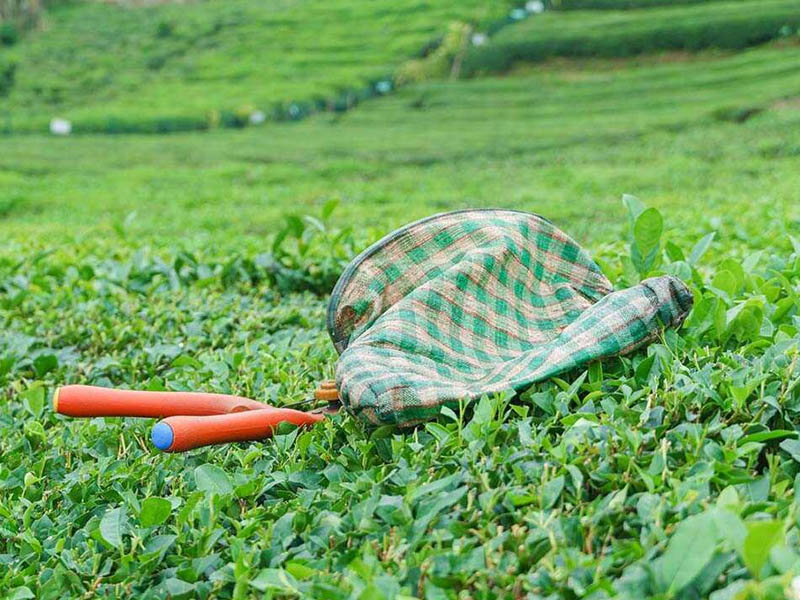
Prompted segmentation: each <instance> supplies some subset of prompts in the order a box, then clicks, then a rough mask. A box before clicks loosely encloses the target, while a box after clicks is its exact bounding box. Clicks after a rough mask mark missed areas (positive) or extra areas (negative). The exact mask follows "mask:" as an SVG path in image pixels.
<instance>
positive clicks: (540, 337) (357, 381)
mask: <svg viewBox="0 0 800 600" xmlns="http://www.w3.org/2000/svg"><path fill="white" fill-rule="evenodd" d="M691 306H692V295H691V293H690V292H689V290H688V289H687V288H686V286H685V285H684V284H683V283H682V282H681V281H679V280H678V279H676V278H674V277H670V276H663V277H656V278H652V279H648V280H645V281H643V282H642V283H640V284H639V285H636V286H634V287H631V288H629V289H626V290H621V291H617V292H614V291H613V289H612V286H611V283H610V282H609V281H608V279H607V278H606V277H605V276H604V275H603V273H602V272H601V271H600V268H599V267H598V266H597V265H596V264H595V263H594V262H593V261H592V259H591V258H590V257H589V255H588V254H587V253H586V251H585V250H583V249H582V248H581V247H580V246H578V245H577V244H576V243H575V242H574V241H573V240H572V239H570V238H569V237H568V236H567V235H566V234H564V233H563V232H562V231H560V230H559V229H558V228H556V227H555V226H554V225H553V224H552V223H550V222H549V221H547V220H546V219H543V218H542V217H539V216H536V215H532V214H528V213H523V212H517V211H511V210H467V211H458V212H453V213H447V214H442V215H436V216H433V217H430V218H428V219H424V220H422V221H418V222H416V223H412V224H411V225H407V226H406V227H404V228H402V229H400V230H398V231H396V232H394V233H392V234H390V235H389V236H387V237H385V238H384V239H382V240H380V241H379V242H377V243H376V244H374V245H373V246H371V247H370V248H368V249H367V250H365V251H364V252H363V253H361V254H360V255H359V256H358V257H357V258H356V259H355V260H354V261H353V262H352V263H351V264H350V266H348V268H347V269H346V270H345V272H344V274H343V275H342V277H341V278H340V280H339V282H338V283H337V284H336V287H335V288H334V291H333V295H332V297H331V301H330V305H329V307H328V330H329V332H330V334H331V337H332V339H333V343H334V345H335V347H336V350H337V351H338V352H339V353H340V355H341V356H340V357H339V362H338V364H337V366H336V380H337V385H338V388H339V392H340V395H341V398H342V402H343V404H344V405H345V407H346V408H347V409H348V410H349V411H350V412H352V413H353V414H355V415H357V416H360V417H362V418H365V419H367V420H368V421H370V422H372V423H376V424H378V423H396V424H399V425H413V424H416V423H419V422H421V421H424V420H426V419H429V418H432V417H435V416H436V415H438V413H439V411H440V408H441V406H442V405H450V406H453V405H457V404H458V402H459V401H461V400H470V399H474V398H478V397H480V396H482V395H484V394H492V393H496V392H500V391H504V390H522V389H525V388H526V387H528V386H530V385H531V384H532V383H535V382H537V381H542V380H544V379H547V378H548V377H552V376H553V375H556V374H558V373H562V372H564V371H567V370H569V369H573V368H575V367H578V366H581V365H585V364H586V363H588V362H590V361H592V360H596V359H600V358H604V357H609V356H613V355H620V354H625V353H626V352H630V351H632V350H634V349H635V348H638V347H639V346H641V345H642V344H645V343H647V342H648V341H650V340H652V339H653V338H655V337H657V336H658V334H659V332H660V331H661V330H662V329H663V328H664V327H669V326H678V325H680V323H682V321H683V319H684V318H685V317H686V315H687V313H688V312H689V310H690V309H691Z"/></svg>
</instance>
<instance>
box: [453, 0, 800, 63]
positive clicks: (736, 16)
mask: <svg viewBox="0 0 800 600" xmlns="http://www.w3.org/2000/svg"><path fill="white" fill-rule="evenodd" d="M798 28H800V7H798V5H797V3H796V2H794V1H793V0H766V1H760V0H748V1H742V0H736V1H729V2H704V3H699V4H694V5H680V4H679V5H675V6H656V7H653V8H649V9H641V10H591V11H552V12H549V13H546V14H543V15H539V16H538V17H537V18H532V19H527V20H525V21H522V22H520V23H517V24H515V25H513V26H511V27H506V28H505V29H503V30H502V31H501V32H499V33H498V34H497V35H496V36H494V37H493V39H492V41H491V43H490V44H486V45H484V46H480V47H475V48H472V49H471V51H470V52H469V54H468V55H467V57H466V58H465V60H464V63H463V73H464V74H465V75H471V74H475V73H481V72H493V71H503V70H506V69H508V68H510V67H511V66H512V65H513V64H514V63H515V62H520V61H542V60H546V59H548V58H552V57H555V56H571V57H587V56H588V57H597V56H605V57H625V56H635V55H637V54H643V53H654V52H664V51H675V50H684V51H698V50H702V49H705V48H718V49H741V48H746V47H748V46H753V45H757V44H762V43H764V42H767V41H770V40H774V39H776V38H778V37H781V36H795V34H796V33H797V31H798Z"/></svg>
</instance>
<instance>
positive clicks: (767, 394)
mask: <svg viewBox="0 0 800 600" xmlns="http://www.w3.org/2000/svg"><path fill="white" fill-rule="evenodd" d="M754 4H755V3H753V2H751V1H750V0H739V1H738V2H731V1H727V0H725V1H724V0H719V2H717V1H713V0H709V1H706V2H700V1H694V2H691V1H687V2H680V3H678V2H675V3H664V2H660V1H658V0H646V1H645V0H635V1H634V0H619V1H616V0H561V2H555V0H553V2H550V3H544V8H545V10H544V12H543V13H542V14H538V13H537V12H535V11H528V14H526V15H525V16H524V18H523V17H521V15H520V14H519V13H515V15H514V17H513V18H512V17H508V16H507V15H508V13H509V10H511V9H512V8H513V9H514V10H524V9H522V8H519V7H517V6H516V5H500V4H498V3H488V2H479V1H477V0H474V1H473V0H471V1H470V2H461V3H458V4H454V3H446V2H438V1H429V2H419V3H415V2H411V3H407V4H406V5H404V6H400V5H397V4H395V5H389V4H388V3H384V2H371V3H366V2H360V1H357V0H348V1H347V2H335V3H319V2H276V3H270V5H269V8H264V6H262V4H261V3H255V2H245V1H243V0H242V1H239V0H237V1H235V2H229V3H222V2H216V1H208V2H198V3H186V4H183V3H182V4H174V5H173V4H170V3H166V4H156V5H154V6H144V7H139V6H135V7H128V6H118V5H116V4H106V3H103V4H100V3H97V4H96V3H83V2H72V3H66V4H56V5H54V6H52V7H51V8H49V9H48V10H47V11H46V12H45V14H44V15H43V17H42V19H43V20H42V23H43V24H42V25H41V26H40V27H39V28H38V29H36V30H33V31H28V32H24V33H23V34H22V35H21V36H20V38H19V41H17V42H16V43H15V44H14V45H13V46H9V47H7V48H2V49H0V64H2V62H3V60H12V59H13V60H14V62H15V64H16V65H18V66H17V73H18V75H16V76H15V83H14V87H13V88H12V89H11V91H10V93H9V94H8V95H7V97H5V98H0V102H3V104H2V108H0V119H2V118H3V117H2V115H3V112H2V111H3V110H5V111H7V113H9V114H10V117H9V120H10V122H11V126H10V127H9V130H10V133H8V134H6V135H3V136H0V240H2V241H0V598H16V599H25V598H128V597H131V598H132V597H136V598H153V599H155V598H237V599H244V598H325V599H328V598H342V599H345V598H347V599H349V598H354V599H365V600H368V599H386V600H389V599H392V598H420V599H422V598H426V599H445V598H451V599H453V598H455V599H478V598H480V599H483V598H530V599H537V600H538V599H545V598H547V599H556V598H568V599H577V598H587V599H592V600H595V599H603V598H626V599H630V600H634V599H640V598H658V599H671V598H674V599H697V598H712V599H713V600H745V599H753V600H755V599H770V600H772V599H775V600H777V599H783V598H790V599H792V598H800V579H797V578H798V577H800V531H798V517H800V438H799V436H798V432H800V427H798V423H799V422H800V175H798V164H800V163H799V160H800V70H798V67H797V65H798V64H800V37H798V35H797V32H796V29H797V23H796V21H794V19H797V18H800V3H796V2H786V1H778V0H769V1H768V2H767V1H765V2H761V3H757V4H758V5H759V6H763V7H764V9H763V10H758V9H754ZM767 4H769V5H770V7H772V8H774V9H775V10H774V11H773V12H770V14H780V15H781V16H780V18H779V21H780V22H778V21H776V22H775V26H774V27H772V28H771V29H770V28H765V31H768V32H769V35H766V36H763V37H760V38H759V39H757V40H756V39H749V41H747V42H746V43H745V42H742V43H736V44H732V43H728V41H727V40H729V39H731V38H729V37H727V33H726V35H725V36H723V37H724V39H723V37H721V38H714V37H713V36H712V37H705V38H703V39H705V40H706V41H704V42H703V43H702V44H700V45H684V46H675V45H671V44H670V43H665V44H662V45H658V44H655V43H652V44H649V45H647V47H642V46H641V44H640V40H642V39H647V40H654V39H663V40H667V39H670V40H671V39H678V37H680V36H683V35H684V33H685V32H686V31H688V29H681V27H683V25H682V24H684V23H689V22H695V19H696V18H699V17H696V16H697V15H699V14H701V13H702V14H706V13H705V12H703V11H708V13H707V14H709V15H711V14H712V13H713V14H714V15H717V17H719V19H722V18H723V17H722V16H720V15H726V16H725V17H724V18H725V19H730V22H733V21H736V22H745V23H749V22H752V23H753V25H752V30H753V31H755V30H756V28H758V27H761V24H763V23H764V22H766V21H765V19H764V18H763V16H764V15H765V14H766V13H767V12H768V11H767V8H766V6H767ZM529 8H530V7H529ZM534 8H536V10H538V7H534ZM772 8H771V9H770V10H772ZM398 13H401V14H402V15H403V19H398V18H397V15H398ZM666 14H669V15H672V16H671V17H670V18H669V19H667V18H665V17H664V15H666ZM231 15H234V16H236V15H238V16H236V18H234V16H231ZM518 17H519V18H518ZM717 17H713V18H714V19H716V18H717ZM706 18H707V19H708V21H707V22H709V23H710V22H711V19H712V17H703V19H706ZM237 19H238V20H237ZM454 20H459V21H463V22H464V23H468V24H470V27H472V30H471V31H472V32H483V31H487V32H490V35H489V39H488V41H485V42H481V43H480V44H477V45H475V44H473V42H472V41H470V45H469V48H468V50H467V51H466V52H464V53H463V54H460V55H458V57H457V59H458V60H461V59H463V63H462V65H461V69H460V72H458V73H453V74H452V75H451V73H452V72H448V73H447V74H446V75H445V76H444V77H440V78H430V79H428V80H426V81H421V82H417V83H405V84H404V85H402V86H399V87H397V89H392V90H391V93H387V94H385V95H377V96H375V97H373V98H369V99H365V100H363V101H361V102H359V103H358V105H357V106H354V107H350V109H349V110H347V111H336V110H329V109H328V108H325V107H323V108H322V109H321V110H320V111H319V112H318V113H316V114H311V115H308V117H307V118H304V119H299V120H297V121H289V122H273V121H271V120H269V119H268V120H267V122H266V123H263V124H260V125H249V124H246V125H245V126H243V127H236V128H227V127H225V124H224V123H214V122H211V123H209V121H208V120H207V114H208V113H209V111H215V110H217V111H221V113H222V112H224V111H232V112H234V111H236V110H238V109H239V108H242V107H244V108H247V111H249V110H251V108H249V107H246V106H245V105H246V104H248V103H251V104H252V105H253V109H255V108H258V107H260V106H262V105H264V106H270V105H271V104H272V103H276V102H287V101H293V100H296V99H299V100H310V99H312V98H313V97H315V96H317V95H319V96H320V97H329V96H330V95H331V94H334V95H335V94H336V93H338V92H339V91H340V90H344V89H347V88H349V87H351V86H352V87H354V88H358V87H359V86H362V85H365V84H369V82H370V81H373V80H374V78H384V77H387V78H390V79H391V76H392V73H395V72H396V71H397V70H398V69H400V68H401V67H402V65H403V64H404V63H406V61H408V60H411V59H414V58H415V57H417V58H419V57H422V60H425V59H426V57H429V56H431V53H430V52H427V51H423V48H424V47H425V45H426V44H428V43H429V42H431V41H432V40H436V39H439V38H441V37H442V36H444V35H445V34H446V32H447V31H448V27H450V25H451V23H452V21H454ZM234 21H235V22H234ZM100 22H102V23H104V24H106V27H98V25H97V24H98V23H100ZM217 22H222V23H223V25H222V26H221V27H220V28H219V29H218V30H217V31H216V32H215V33H214V34H213V35H212V34H209V35H208V36H206V35H205V34H203V35H201V33H202V32H207V31H209V30H212V29H214V23H217ZM703 22H706V21H703ZM719 22H721V21H719ZM298 23H301V24H302V25H298ZM604 23H605V25H604ZM610 23H616V25H614V26H611V25H610ZM670 24H674V25H675V29H674V37H669V36H666V37H664V36H661V34H656V33H652V35H651V34H650V33H648V34H647V35H646V36H645V37H644V38H643V37H642V36H641V35H640V34H641V31H645V30H646V31H649V32H652V31H654V30H655V28H669V26H670ZM712 29H713V28H710V29H709V31H711V30H712ZM720 30H721V31H726V32H727V31H729V29H728V27H727V26H725V27H721V29H720ZM603 31H605V32H606V33H607V35H604V34H601V33H599V32H603ZM625 31H628V32H629V33H630V35H628V34H626V33H624V32H625ZM707 33H708V32H707ZM687 35H688V34H687ZM692 35H693V34H692ZM704 35H705V34H704ZM709 35H711V34H709ZM731 35H733V34H731ZM736 35H738V34H736ZM736 35H734V37H736ZM612 38H613V40H614V44H611V42H610V41H609V40H612ZM685 39H689V38H685ZM692 39H695V38H694V37H692ZM737 39H742V38H737ZM382 40H383V41H385V43H384V42H383V41H382ZM543 40H549V41H547V42H546V43H547V46H546V47H547V48H551V49H553V48H556V49H557V48H562V49H563V48H578V47H579V46H578V45H573V44H572V42H570V43H569V44H567V45H562V44H563V43H565V42H563V40H572V41H575V40H577V41H580V42H581V43H582V44H585V45H584V46H580V47H585V48H590V47H591V48H599V47H600V45H603V48H606V50H602V51H600V50H597V51H594V50H593V51H591V52H588V51H587V52H566V51H561V50H559V51H552V52H550V53H549V54H547V56H544V55H540V54H538V52H539V51H538V50H537V51H536V53H535V54H534V55H528V54H525V53H524V52H517V50H518V49H519V48H521V47H524V48H529V47H530V48H533V47H537V48H543V47H545V46H543V45H542V44H545V42H544V41H543ZM554 40H555V41H554ZM559 40H561V41H559ZM598 40H599V41H598ZM620 40H622V41H620ZM625 40H627V41H625ZM206 44H207V45H206ZM598 44H600V45H598ZM615 44H616V46H615ZM430 47H431V48H434V49H435V47H436V42H435V41H434V42H433V43H431V44H430ZM613 47H616V48H624V49H625V50H619V51H617V50H613ZM509 48H512V49H514V50H513V52H511V51H510V50H509ZM171 49H172V50H176V52H177V50H180V52H178V53H177V54H174V55H169V56H170V57H169V58H168V59H167V60H166V61H165V62H164V63H163V64H162V65H161V66H160V67H159V68H157V69H154V68H151V67H149V66H148V65H147V60H149V59H151V58H152V57H153V56H157V55H160V53H162V52H163V53H166V54H168V53H169V51H170V50H171ZM434 52H435V50H434ZM526 52H527V50H526ZM70 53H72V54H70ZM70 56H72V58H69V57H70ZM62 58H63V60H62ZM545 58H546V60H545ZM490 59H491V60H490ZM472 61H476V62H472ZM478 61H482V62H480V63H479V62H478ZM264 62H266V63H267V64H263V63H264ZM470 65H476V66H475V68H473V67H471V66H470ZM455 75H459V76H458V77H456V76H455ZM392 81H393V82H394V80H392ZM398 83H399V82H398ZM40 84H41V86H42V89H45V88H46V89H50V90H51V89H58V90H60V91H59V92H58V94H59V95H58V96H55V97H54V96H52V95H51V96H47V94H48V93H49V92H47V93H44V95H42V94H39V93H38V92H37V91H36V90H35V88H36V86H37V85H40ZM17 86H19V87H17ZM245 112H246V111H245ZM176 115H177V116H181V115H183V116H186V117H191V118H198V119H202V121H203V123H204V125H203V128H202V129H203V131H194V132H178V133H172V134H169V135H154V134H152V133H150V134H119V135H108V134H104V133H94V134H81V133H80V132H79V131H77V133H76V134H74V135H71V136H65V137H57V136H51V135H49V134H46V133H45V132H46V129H47V123H48V122H49V120H50V119H51V118H52V117H55V116H60V117H65V118H70V119H73V120H74V124H75V125H76V126H77V125H79V124H80V123H86V124H90V123H93V122H96V123H102V124H104V125H103V126H102V127H98V128H97V129H96V131H105V127H106V124H107V123H108V120H109V119H110V118H115V119H119V120H120V121H122V120H125V122H126V123H132V124H134V125H136V126H137V127H138V125H137V124H142V123H144V124H147V123H152V122H153V121H152V119H160V118H161V117H162V116H176ZM148 127H149V126H148ZM77 129H79V128H77ZM90 129H91V127H88V125H87V131H88V130H90ZM145 130H148V131H149V129H147V127H145ZM488 206H497V207H511V208H515V209H520V210H527V211H531V212H536V213H538V214H541V215H544V216H546V217H548V218H549V219H551V220H552V221H554V222H555V223H556V224H557V225H558V226H559V227H561V228H563V229H564V230H565V231H567V232H568V233H569V234H571V235H572V236H573V237H574V238H575V239H576V240H578V241H579V242H580V243H581V244H582V245H584V246H585V247H586V248H587V249H588V250H589V251H590V252H591V253H592V255H593V257H594V258H595V260H596V261H597V262H598V264H600V266H601V267H602V269H603V271H604V272H605V273H606V275H607V276H608V277H609V279H610V280H611V281H612V282H613V283H614V285H615V286H616V287H617V288H619V289H622V288H625V287H628V286H630V285H633V284H635V283H637V282H638V281H639V280H640V279H642V278H644V277H647V276H650V275H654V274H662V273H670V274H674V275H677V276H679V277H680V278H681V279H683V280H684V281H685V282H686V283H687V285H689V287H690V288H691V289H692V291H693V293H694V296H695V304H694V309H693V311H692V313H691V314H690V316H689V318H688V319H687V321H686V323H685V324H684V326H683V327H682V328H681V329H680V330H679V331H668V332H665V334H664V335H663V336H662V337H661V339H659V340H658V341H657V342H655V343H653V344H652V345H650V346H649V347H648V348H646V349H643V350H641V351H639V352H637V353H635V354H632V355H630V356H627V357H624V358H618V359H613V360H609V361H605V362H603V363H593V364H591V365H590V366H589V367H588V369H586V370H583V371H579V372H572V373H567V374H564V375H563V376H562V377H561V378H557V379H554V380H551V381H549V382H547V383H544V384H537V385H535V386H534V387H533V388H532V389H530V390H529V391H528V392H525V393H523V394H521V395H520V396H519V397H514V396H511V395H501V396H497V397H488V398H484V399H483V400H481V401H480V402H478V403H476V404H475V405H473V406H463V407H460V408H457V409H456V410H454V411H452V412H449V413H445V414H443V415H442V416H441V417H440V418H439V419H438V420H437V421H435V422H430V423H427V424H424V425H421V426H419V427H417V428H414V429H412V430H398V429H392V428H389V427H380V428H374V427H369V426H367V425H365V424H363V423H362V422H360V421H358V420H356V419H354V418H352V417H350V416H348V415H347V414H346V413H341V414H339V415H337V416H335V417H333V418H331V419H329V420H328V421H326V422H325V423H323V424H322V425H320V426H317V427H314V428H312V429H309V430H296V429H294V430H293V429H291V428H286V429H282V430H281V431H280V432H279V434H278V435H276V436H275V437H274V439H272V440H268V441H265V442H259V443H246V444H235V445H228V446H216V447H209V448H205V449H201V450H195V451H191V452H188V453H185V454H162V453H159V452H158V451H156V450H155V449H154V448H153V447H152V445H151V443H150V439H149V434H150V428H151V426H152V424H153V423H152V421H149V420H136V419H114V418H106V419H103V418H95V419H90V420H77V419H67V418H64V417H61V416H56V415H54V413H53V411H52V408H51V406H50V401H51V399H52V394H53V391H54V389H55V388H56V387H57V386H58V385H62V384H66V383H88V384H94V385H104V386H114V387H122V388H137V389H153V390H158V389H169V390H204V391H212V392H221V393H235V394H239V395H243V396H247V397H250V398H254V399H257V400H261V401H264V402H268V403H271V404H274V405H284V404H290V403H293V402H297V401H300V400H303V399H306V398H308V397H309V395H310V394H311V392H312V391H313V389H314V387H315V386H316V384H317V383H318V382H319V381H320V380H322V379H327V378H330V377H331V376H332V374H333V368H334V365H335V361H336V353H335V351H334V350H333V347H332V345H331V343H330V341H329V339H328V337H327V333H326V332H325V327H324V319H325V307H326V303H327V299H328V295H329V293H330V290H331V288H332V286H333V284H334V283H335V281H336V279H337V277H338V276H339V274H340V273H341V271H342V270H343V269H344V267H345V266H346V265H347V263H348V262H349V260H350V259H351V258H352V257H353V256H354V255H355V254H356V253H357V252H358V251H360V250H362V249H363V248H365V247H366V246H367V245H368V244H369V243H370V242H372V241H374V240H376V239H378V238H379V237H380V236H381V235H383V234H385V233H387V232H389V231H391V230H392V229H394V228H396V227H399V226H401V225H403V224H405V223H407V222H409V221H412V220H414V219H416V218H420V217H424V216H427V215H429V214H433V213H436V212H442V211H447V210H452V209H458V208H465V207H488ZM646 207H653V208H655V209H657V211H658V214H659V215H660V218H655V222H656V224H658V227H656V228H655V230H654V231H653V232H651V233H655V243H656V247H657V251H656V252H655V254H654V259H653V260H652V261H651V262H650V263H648V264H642V261H641V260H638V258H637V257H636V255H635V253H632V247H633V246H635V245H636V244H641V243H642V240H641V239H637V234H636V231H641V227H639V228H637V227H636V223H637V221H638V220H639V219H640V218H641V215H642V214H643V211H644V210H645V208H646ZM647 215H648V218H649V219H650V220H651V224H652V220H653V211H647Z"/></svg>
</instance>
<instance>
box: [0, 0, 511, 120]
mask: <svg viewBox="0 0 800 600" xmlns="http://www.w3.org/2000/svg"><path fill="white" fill-rule="evenodd" d="M509 5H510V3H508V2H502V1H501V2H485V1H483V0H467V1H465V2H458V3H452V2H446V1H443V0H426V1H425V2H414V3H411V4H403V5H398V4H396V3H392V2H387V1H386V0H379V1H377V2H370V1H365V0H345V1H339V2H336V3H331V2H323V1H321V0H304V1H301V2H298V1H296V0H276V1H274V2H269V3H267V4H265V3H263V2H259V1H257V0H231V1H228V2H221V1H217V0H212V1H209V2H199V3H196V4H192V5H189V6H186V5H183V4H180V3H179V4H172V3H163V4H156V5H154V6H135V5H134V6H125V5H122V6H120V5H119V4H116V3H99V2H98V3H95V2H74V3H67V4H66V5H61V4H58V5H56V6H54V7H52V8H51V9H50V10H49V13H48V14H47V15H46V16H45V26H44V29H43V30H42V31H39V32H37V33H34V34H31V35H28V36H27V37H25V38H23V39H22V41H21V42H19V43H18V44H17V45H15V46H13V47H11V48H10V49H5V48H0V65H2V63H3V61H4V60H5V61H6V62H8V61H13V62H14V63H15V64H16V75H15V82H14V85H13V86H12V87H11V89H10V93H9V94H8V96H7V97H6V98H3V97H2V94H0V129H2V125H3V119H4V118H7V119H10V126H11V128H12V129H13V130H15V131H19V130H22V131H26V130H31V129H33V130H38V131H46V130H47V123H48V122H49V121H50V119H51V118H53V117H56V116H59V117H63V118H68V119H71V120H73V121H75V122H76V124H82V125H83V127H84V128H86V129H91V128H95V129H103V128H105V127H108V121H109V119H116V120H117V121H119V122H120V127H122V125H123V124H124V123H130V122H133V123H136V122H153V121H157V120H158V119H162V120H170V119H172V120H174V121H175V125H174V126H175V127H178V128H180V127H183V128H192V127H191V125H192V123H196V125H195V127H194V128H196V127H198V126H200V125H201V124H202V125H203V126H205V124H206V123H207V121H208V119H209V115H208V113H209V112H211V111H228V112H232V113H239V112H240V113H242V114H243V115H244V116H245V117H246V116H247V115H249V114H250V113H252V112H253V111H255V110H256V109H261V110H263V111H267V112H269V111H270V109H271V108H272V106H273V105H274V104H277V103H286V102H290V101H297V100H302V101H308V100H313V99H314V98H330V97H332V96H335V94H336V93H337V92H339V91H341V90H345V89H349V88H352V87H354V86H361V85H364V84H366V83H367V82H368V81H370V80H371V79H375V78H380V77H385V76H386V75H387V74H391V73H392V72H393V70H394V69H395V68H396V67H397V65H398V64H400V63H401V62H403V61H404V60H406V59H407V58H409V57H410V56H412V55H415V54H417V53H418V52H420V51H421V50H422V49H423V47H424V46H425V45H426V44H427V43H429V42H431V41H433V40H435V39H436V38H437V37H438V36H440V35H442V33H443V32H444V31H445V30H446V28H447V24H448V22H450V21H452V20H458V19H461V20H465V21H474V22H482V21H487V20H492V19H494V18H496V17H499V16H502V15H505V14H506V13H507V12H508V7H509ZM4 113H7V114H4Z"/></svg>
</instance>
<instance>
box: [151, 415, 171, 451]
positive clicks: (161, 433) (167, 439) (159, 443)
mask: <svg viewBox="0 0 800 600" xmlns="http://www.w3.org/2000/svg"><path fill="white" fill-rule="evenodd" d="M173 437H174V434H173V433H172V427H170V426H169V425H167V424H166V423H163V422H162V423H156V424H155V425H153V431H152V432H151V433H150V439H152V440H153V445H154V446H155V447H156V448H158V449H159V450H169V447H170V446H172V439H173Z"/></svg>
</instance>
